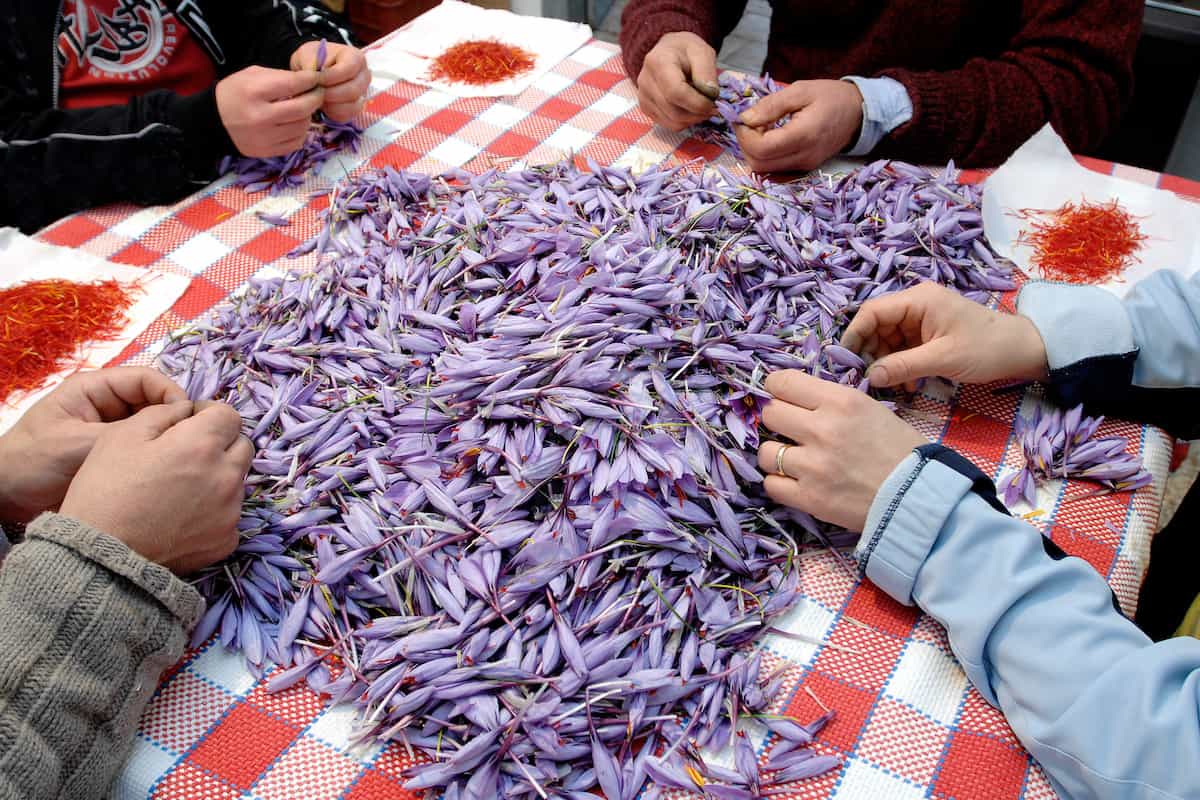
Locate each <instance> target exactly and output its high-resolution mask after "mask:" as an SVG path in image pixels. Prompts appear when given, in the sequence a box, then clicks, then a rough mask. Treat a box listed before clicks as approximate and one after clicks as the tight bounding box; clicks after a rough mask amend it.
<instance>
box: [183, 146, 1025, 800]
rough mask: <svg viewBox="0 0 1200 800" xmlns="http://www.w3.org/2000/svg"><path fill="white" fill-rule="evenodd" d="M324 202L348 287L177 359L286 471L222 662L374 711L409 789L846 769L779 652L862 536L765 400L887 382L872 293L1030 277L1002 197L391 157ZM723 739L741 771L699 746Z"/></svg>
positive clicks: (259, 489)
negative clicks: (993, 216)
mask: <svg viewBox="0 0 1200 800" xmlns="http://www.w3.org/2000/svg"><path fill="white" fill-rule="evenodd" d="M324 213H325V214H326V219H325V221H326V224H325V227H324V228H323V229H322V230H321V232H320V234H319V235H318V236H317V237H315V238H314V239H313V240H311V241H310V242H308V243H306V244H305V245H302V246H301V248H300V252H312V251H313V250H317V251H318V252H320V253H322V254H323V258H322V261H321V263H320V264H319V266H318V267H316V268H315V269H308V270H305V271H302V272H297V273H295V274H292V275H290V276H288V277H286V278H270V279H264V280H255V281H252V283H251V285H250V287H249V289H248V291H247V292H245V293H244V294H243V295H241V296H239V297H236V298H234V299H233V300H231V301H230V303H228V304H226V305H224V306H222V307H220V308H219V309H217V310H216V311H215V312H214V314H213V316H212V317H211V318H210V319H209V320H207V321H206V322H204V323H203V324H199V325H196V326H195V327H194V328H192V329H191V330H189V331H186V332H184V333H182V334H181V335H179V336H178V337H177V338H176V339H175V340H174V341H172V342H171V344H170V345H169V346H168V347H167V348H166V350H165V352H164V353H163V354H162V356H161V363H162V365H163V367H164V368H165V369H167V370H168V371H169V372H171V373H172V374H173V375H175V376H176V378H177V380H179V381H180V383H181V384H182V385H183V386H185V387H186V389H187V391H188V393H189V395H190V396H191V397H193V398H220V399H222V400H224V401H226V402H228V403H230V404H231V405H233V406H234V407H235V408H237V409H238V410H239V411H240V412H241V414H242V416H243V418H244V420H245V422H246V425H247V434H248V435H249V436H250V438H251V439H252V441H253V442H254V444H255V447H256V448H257V454H256V458H255V460H254V462H253V468H252V471H251V473H250V475H249V477H248V479H247V499H246V504H245V509H244V515H243V518H242V520H241V523H240V530H241V532H242V536H243V540H242V543H241V545H240V547H239V548H238V550H237V551H236V552H235V553H234V555H233V556H231V557H230V558H229V559H228V560H227V561H226V562H225V563H223V564H221V565H219V566H218V567H217V568H214V569H212V570H210V571H208V572H207V573H205V574H203V575H202V576H200V578H199V580H198V582H197V586H198V587H199V589H200V590H201V591H202V592H203V593H204V594H205V596H206V597H207V598H208V600H209V603H210V606H209V610H208V612H207V613H206V614H205V616H204V618H203V620H202V621H201V623H200V625H199V626H198V628H197V630H196V632H195V639H194V641H195V642H197V643H199V642H202V641H204V640H206V639H207V638H208V637H209V636H210V635H212V634H214V633H218V634H219V637H220V640H221V641H222V642H223V643H224V644H225V645H226V646H229V647H236V648H239V649H240V650H241V651H242V652H243V653H244V654H245V656H246V658H247V660H248V661H249V662H250V663H251V664H252V665H255V666H257V667H261V668H267V666H268V664H269V662H273V663H275V664H278V665H281V667H282V669H281V670H278V671H274V672H272V677H271V680H270V685H271V687H272V688H274V689H283V688H285V687H288V686H291V685H293V684H296V683H298V682H301V681H306V682H307V683H308V685H309V686H310V687H312V689H314V690H316V691H318V692H322V693H325V694H328V695H329V696H330V697H331V698H332V699H333V700H334V701H349V702H352V703H354V704H355V705H356V706H357V707H358V709H359V711H360V723H359V724H360V728H361V735H362V736H363V737H364V738H374V739H379V740H384V741H394V742H399V743H401V744H402V745H404V746H406V747H409V748H413V749H415V750H416V751H419V752H420V753H422V754H423V755H424V756H425V757H426V758H427V759H428V761H429V763H427V764H425V765H423V766H420V767H417V768H415V769H414V770H413V771H412V773H411V777H410V779H409V782H408V786H409V787H410V788H412V789H429V790H431V791H437V792H444V793H445V796H446V797H450V798H462V799H468V798H493V797H512V798H533V797H535V796H539V797H543V798H549V797H556V798H570V799H571V800H583V799H584V798H595V797H596V796H597V795H596V794H595V793H596V792H597V791H602V792H603V794H604V796H605V797H607V798H609V800H617V799H618V798H634V797H637V796H638V795H639V793H640V792H641V791H642V788H643V787H644V786H645V785H646V784H647V782H648V781H649V782H651V783H654V784H657V785H658V786H660V787H662V788H664V789H668V788H670V787H677V788H688V789H693V790H698V789H699V788H700V787H701V786H703V788H704V791H705V792H706V793H707V794H708V795H710V796H712V797H721V798H735V799H736V798H747V799H749V798H755V797H760V796H763V795H765V794H769V793H771V792H774V791H777V790H778V786H779V785H780V784H782V783H785V782H787V781H791V780H797V779H800V778H803V777H807V776H811V775H816V774H820V773H823V772H826V771H828V770H830V769H834V768H836V767H837V766H838V764H839V759H837V758H836V757H834V756H832V755H829V754H828V752H829V751H828V749H827V748H822V747H821V746H819V745H818V746H817V748H816V749H814V748H812V747H810V745H812V744H813V743H814V737H815V736H817V734H818V731H819V729H820V728H821V726H823V725H824V724H825V722H826V721H827V720H828V719H829V716H828V715H827V716H824V717H821V718H819V719H816V720H803V721H797V720H791V719H786V718H783V717H780V716H778V715H779V714H780V713H781V711H780V709H781V708H782V707H783V706H784V703H785V698H783V697H781V696H780V690H781V688H782V687H783V685H784V680H785V677H784V675H783V673H782V671H781V670H780V669H776V668H774V667H773V666H772V664H774V663H776V662H775V661H774V659H772V658H764V651H763V649H762V645H761V644H759V643H757V640H758V639H759V638H760V637H762V636H764V635H765V634H767V633H769V632H770V631H771V630H772V626H773V624H774V621H775V620H776V619H777V618H778V617H779V616H780V615H781V614H782V613H784V612H785V611H786V610H787V609H788V608H789V607H790V606H791V605H792V604H793V603H794V601H795V600H796V598H797V596H798V591H799V589H798V587H799V574H798V571H799V569H800V562H799V560H798V554H799V552H800V550H801V549H802V548H805V547H807V546H810V545H812V544H814V543H822V542H823V543H833V544H835V545H839V544H846V543H850V542H853V540H854V538H855V537H856V534H849V533H847V532H844V531H833V530H830V529H828V528H826V527H824V526H822V525H819V524H817V523H816V522H814V521H813V520H812V519H811V518H809V517H808V516H806V515H804V514H802V513H800V512H795V511H791V510H788V509H785V508H781V507H778V506H775V505H773V504H772V503H771V502H770V501H769V500H767V499H766V498H765V496H764V494H763V493H762V491H761V488H760V481H761V475H760V473H759V471H758V470H757V468H756V465H755V455H754V450H755V448H756V447H757V445H758V443H759V436H760V434H759V421H760V415H761V409H762V406H763V403H764V401H765V400H766V399H767V398H766V395H765V393H764V392H763V390H762V388H761V387H762V382H763V379H764V378H765V376H766V374H767V373H768V371H770V370H775V369H799V370H804V371H806V372H809V373H811V374H814V375H818V376H820V377H822V378H825V379H827V380H832V381H838V382H840V383H843V384H846V385H848V386H853V387H858V388H860V389H864V390H865V382H864V365H863V363H862V361H861V360H859V359H858V357H857V356H856V355H854V354H853V353H850V352H849V351H847V350H845V349H844V348H841V347H839V346H838V345H837V344H835V342H836V340H837V338H838V336H839V334H840V332H841V330H842V329H843V327H844V325H845V323H846V322H847V320H848V318H849V317H850V315H851V314H852V313H853V311H854V309H856V308H857V307H858V306H859V305H860V304H861V303H863V302H864V301H865V300H867V299H868V298H870V297H874V296H878V295H880V294H885V293H888V292H895V291H899V290H901V289H903V288H905V287H908V286H911V285H913V284H916V283H919V282H922V281H936V282H938V283H942V284H945V285H947V286H951V287H953V288H955V289H957V290H959V291H960V292H963V293H964V294H966V295H967V296H970V297H973V298H975V299H978V300H983V299H986V298H987V297H988V296H989V293H990V292H992V291H993V290H998V289H1006V288H1009V287H1011V285H1012V284H1011V281H1010V280H1009V276H1008V271H1007V269H1006V268H1005V267H1004V265H1002V264H999V263H997V262H996V261H995V259H994V257H993V254H992V253H991V251H990V250H989V249H988V248H987V245H986V244H984V241H983V239H982V223H981V220H980V214H979V190H978V189H977V188H975V187H971V186H963V185H959V184H958V183H956V182H955V181H954V179H953V177H952V175H950V174H948V173H947V174H943V175H935V174H933V173H931V172H929V171H927V170H924V169H920V168H917V167H912V166H909V165H906V164H900V163H894V162H877V163H874V164H871V165H869V166H867V167H864V168H863V169H861V170H859V171H857V172H856V173H854V174H852V175H849V176H846V177H845V178H843V179H842V180H840V181H837V182H821V181H810V182H803V183H795V184H789V185H777V184H773V183H770V182H764V181H759V180H756V179H745V178H735V177H733V176H731V175H729V174H727V173H724V172H721V171H719V170H718V171H711V170H710V171H705V172H702V173H701V174H690V173H688V172H687V171H685V170H661V169H652V170H648V171H646V172H643V173H641V174H637V175H635V174H632V173H630V172H629V171H627V170H624V169H618V168H613V167H605V166H599V165H596V164H591V165H590V171H580V170H579V169H577V168H576V167H575V166H574V165H573V164H572V163H570V162H563V163H561V164H558V165H554V166H550V167H541V168H530V169H524V170H520V171H512V172H495V171H493V172H488V173H485V174H483V175H478V176H477V175H470V174H467V173H464V172H457V173H451V174H447V175H444V176H441V177H437V178H434V177H430V176H428V175H422V174H417V173H411V172H401V171H396V170H393V169H390V168H388V169H384V170H383V171H380V172H369V173H366V174H361V175H357V176H355V177H354V178H352V179H349V180H347V181H346V182H344V183H342V184H340V185H339V186H338V187H336V188H335V190H334V192H333V195H332V197H331V204H330V206H329V208H328V209H327V210H326V211H325V212H324ZM749 719H755V720H758V721H760V722H762V723H763V724H764V725H766V726H767V728H768V729H769V730H770V731H771V732H772V739H771V747H770V748H769V750H768V752H767V753H766V754H765V755H764V757H763V758H762V759H758V758H756V757H755V755H754V752H753V749H752V748H749V745H748V742H746V740H745V737H742V736H738V728H739V723H740V722H741V721H743V720H749ZM802 723H803V724H802ZM725 746H732V747H733V748H734V753H735V756H736V757H735V759H734V763H735V768H733V769H726V768H723V767H720V766H719V765H717V764H715V763H711V759H709V760H706V759H705V758H704V757H703V755H702V753H701V748H706V747H709V748H711V747H716V748H720V747H725ZM655 791H657V790H655Z"/></svg>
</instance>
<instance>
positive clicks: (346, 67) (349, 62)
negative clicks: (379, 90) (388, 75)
mask: <svg viewBox="0 0 1200 800" xmlns="http://www.w3.org/2000/svg"><path fill="white" fill-rule="evenodd" d="M359 75H362V76H364V77H366V78H367V79H368V80H370V73H369V72H368V71H367V59H366V57H365V56H364V55H363V54H362V51H361V50H358V49H357V48H354V47H348V46H346V45H344V44H342V45H337V44H331V45H329V56H328V58H326V59H325V69H323V70H321V85H322V86H325V87H332V86H337V85H338V84H343V83H346V82H347V81H351V80H355V79H356V78H357V77H358V76H359Z"/></svg>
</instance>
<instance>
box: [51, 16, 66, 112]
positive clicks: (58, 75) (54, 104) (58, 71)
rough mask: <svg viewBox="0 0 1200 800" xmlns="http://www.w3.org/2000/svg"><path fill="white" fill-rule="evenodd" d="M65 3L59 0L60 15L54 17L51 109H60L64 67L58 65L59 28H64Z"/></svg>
mask: <svg viewBox="0 0 1200 800" xmlns="http://www.w3.org/2000/svg"><path fill="white" fill-rule="evenodd" d="M63 2H64V0H58V13H57V14H55V15H54V41H52V42H51V47H50V69H51V70H52V71H53V73H52V75H51V77H50V87H51V88H50V107H51V108H58V84H59V81H60V80H61V79H62V65H60V64H59V63H58V34H59V28H60V27H62V15H63Z"/></svg>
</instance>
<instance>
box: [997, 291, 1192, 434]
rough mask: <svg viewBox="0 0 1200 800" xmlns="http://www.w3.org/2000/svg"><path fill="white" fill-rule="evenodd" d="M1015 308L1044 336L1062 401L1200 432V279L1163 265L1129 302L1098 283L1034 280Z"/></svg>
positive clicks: (1181, 430)
mask: <svg viewBox="0 0 1200 800" xmlns="http://www.w3.org/2000/svg"><path fill="white" fill-rule="evenodd" d="M1017 311H1018V313H1020V314H1021V315H1023V316H1026V317H1028V318H1029V319H1030V320H1032V321H1033V323H1034V325H1035V326H1036V327H1037V329H1038V332H1039V333H1040V334H1041V336H1042V340H1043V342H1044V343H1045V345H1046V355H1047V360H1048V363H1049V366H1050V379H1051V384H1052V388H1053V390H1054V392H1055V393H1056V394H1057V398H1058V399H1059V400H1061V401H1062V402H1063V404H1065V405H1075V404H1077V403H1085V404H1086V405H1087V406H1088V407H1089V409H1090V410H1092V411H1094V412H1099V413H1106V414H1116V415H1119V416H1122V417H1127V418H1131V419H1140V420H1143V421H1146V422H1152V423H1154V424H1157V425H1160V426H1162V427H1164V428H1166V429H1167V430H1169V431H1170V432H1171V433H1172V434H1174V435H1176V436H1179V437H1181V438H1185V439H1191V438H1196V437H1197V436H1200V414H1197V413H1196V408H1197V402H1198V401H1200V276H1193V277H1192V278H1191V279H1185V278H1184V277H1183V276H1181V275H1179V274H1178V273H1176V272H1171V271H1169V270H1162V271H1160V272H1156V273H1155V274H1153V275H1151V276H1150V277H1149V278H1147V279H1146V280H1144V281H1141V282H1140V283H1138V284H1137V285H1136V286H1134V287H1133V288H1132V289H1131V290H1130V292H1129V294H1127V295H1126V296H1125V298H1124V299H1123V300H1121V299H1118V298H1117V297H1115V296H1114V295H1112V294H1111V293H1109V292H1107V291H1105V290H1103V289H1098V288H1094V287H1084V286H1067V285H1063V284H1052V283H1044V282H1037V283H1031V284H1028V285H1027V286H1026V287H1025V288H1024V289H1023V290H1022V292H1021V295H1020V297H1019V298H1018V302H1017Z"/></svg>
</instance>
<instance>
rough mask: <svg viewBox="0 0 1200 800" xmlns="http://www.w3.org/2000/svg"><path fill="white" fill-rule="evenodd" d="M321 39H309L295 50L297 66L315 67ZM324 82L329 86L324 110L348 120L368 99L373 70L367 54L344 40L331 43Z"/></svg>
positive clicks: (356, 113)
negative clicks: (370, 67)
mask: <svg viewBox="0 0 1200 800" xmlns="http://www.w3.org/2000/svg"><path fill="white" fill-rule="evenodd" d="M318 47H320V42H305V43H304V44H302V45H300V46H299V47H298V48H296V52H294V53H292V59H291V68H292V69H293V70H297V71H300V70H315V69H316V68H317V48H318ZM320 74H321V77H320V83H321V86H322V87H323V88H324V89H325V99H324V102H323V103H322V105H321V110H322V111H324V112H325V114H326V116H328V117H329V118H330V119H333V120H337V121H338V122H347V121H348V120H351V119H353V118H354V117H356V116H358V112H360V111H362V107H363V104H364V103H365V102H366V99H367V87H368V86H370V84H371V70H370V69H368V68H367V59H366V56H364V55H363V54H362V51H361V50H359V49H358V48H357V47H350V46H349V45H344V44H331V43H330V44H327V45H326V54H325V66H324V68H322V69H321V73H320Z"/></svg>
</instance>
